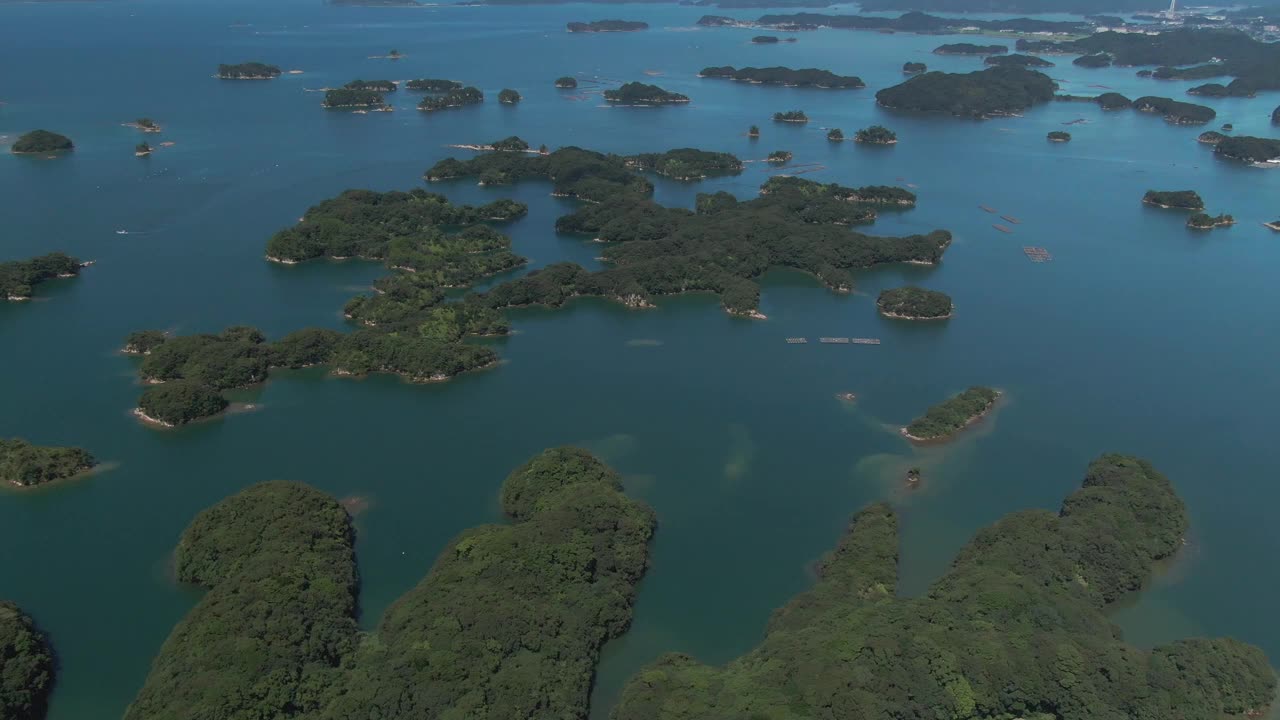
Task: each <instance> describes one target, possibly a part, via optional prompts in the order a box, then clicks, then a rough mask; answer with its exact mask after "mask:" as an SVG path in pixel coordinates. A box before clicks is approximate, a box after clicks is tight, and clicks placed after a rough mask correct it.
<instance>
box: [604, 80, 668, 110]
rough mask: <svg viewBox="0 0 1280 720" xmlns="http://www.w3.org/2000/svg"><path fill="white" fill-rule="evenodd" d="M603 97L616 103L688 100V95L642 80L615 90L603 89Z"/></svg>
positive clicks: (660, 103) (648, 103)
mask: <svg viewBox="0 0 1280 720" xmlns="http://www.w3.org/2000/svg"><path fill="white" fill-rule="evenodd" d="M604 99H605V100H606V101H608V102H611V103H616V104H618V105H678V104H680V103H687V102H689V98H688V96H685V95H681V94H680V93H675V92H669V91H667V90H663V89H662V88H660V87H658V86H657V85H648V84H645V83H642V82H629V83H626V84H625V85H623V86H622V87H620V88H618V89H616V90H605V91H604Z"/></svg>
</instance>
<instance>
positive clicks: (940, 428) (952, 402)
mask: <svg viewBox="0 0 1280 720" xmlns="http://www.w3.org/2000/svg"><path fill="white" fill-rule="evenodd" d="M999 397H1000V392H999V391H997V390H992V389H991V388H989V387H982V386H980V385H975V386H973V387H971V388H969V389H968V390H965V391H964V392H962V393H960V394H959V395H953V396H952V397H950V398H947V399H946V400H944V401H942V402H940V403H938V404H937V405H934V406H933V407H931V408H929V409H928V410H926V411H925V413H924V415H921V416H920V417H918V418H916V419H915V420H912V421H911V424H909V425H907V426H906V427H904V428H902V436H903V437H905V438H907V439H908V440H912V441H915V442H926V441H936V440H945V439H948V438H950V437H951V436H953V435H955V434H956V433H958V432H960V431H961V430H963V429H965V428H966V427H968V426H970V425H972V424H974V423H976V422H977V421H979V420H981V419H982V418H983V417H984V416H985V415H986V414H987V413H989V412H991V409H992V408H993V407H995V404H996V399H997V398H999Z"/></svg>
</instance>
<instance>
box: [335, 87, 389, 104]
mask: <svg viewBox="0 0 1280 720" xmlns="http://www.w3.org/2000/svg"><path fill="white" fill-rule="evenodd" d="M385 104H386V102H385V101H384V100H383V99H382V93H380V92H378V91H376V90H352V89H348V88H335V89H333V90H326V91H325V93H324V106H325V107H327V108H352V107H353V108H380V107H383V106H384V105H385Z"/></svg>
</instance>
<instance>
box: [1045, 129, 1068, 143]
mask: <svg viewBox="0 0 1280 720" xmlns="http://www.w3.org/2000/svg"><path fill="white" fill-rule="evenodd" d="M1046 137H1047V138H1048V139H1049V142H1062V143H1064V142H1071V133H1069V132H1063V131H1062V130H1050V131H1049V134H1048V135H1047V136H1046Z"/></svg>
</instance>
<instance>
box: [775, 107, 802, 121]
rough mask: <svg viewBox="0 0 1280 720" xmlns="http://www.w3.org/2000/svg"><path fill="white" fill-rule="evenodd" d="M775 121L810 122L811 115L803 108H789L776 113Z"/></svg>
mask: <svg viewBox="0 0 1280 720" xmlns="http://www.w3.org/2000/svg"><path fill="white" fill-rule="evenodd" d="M773 121H774V122H783V123H807V122H809V116H808V115H805V114H804V111H803V110H787V111H786V112H776V113H774V114H773Z"/></svg>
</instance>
